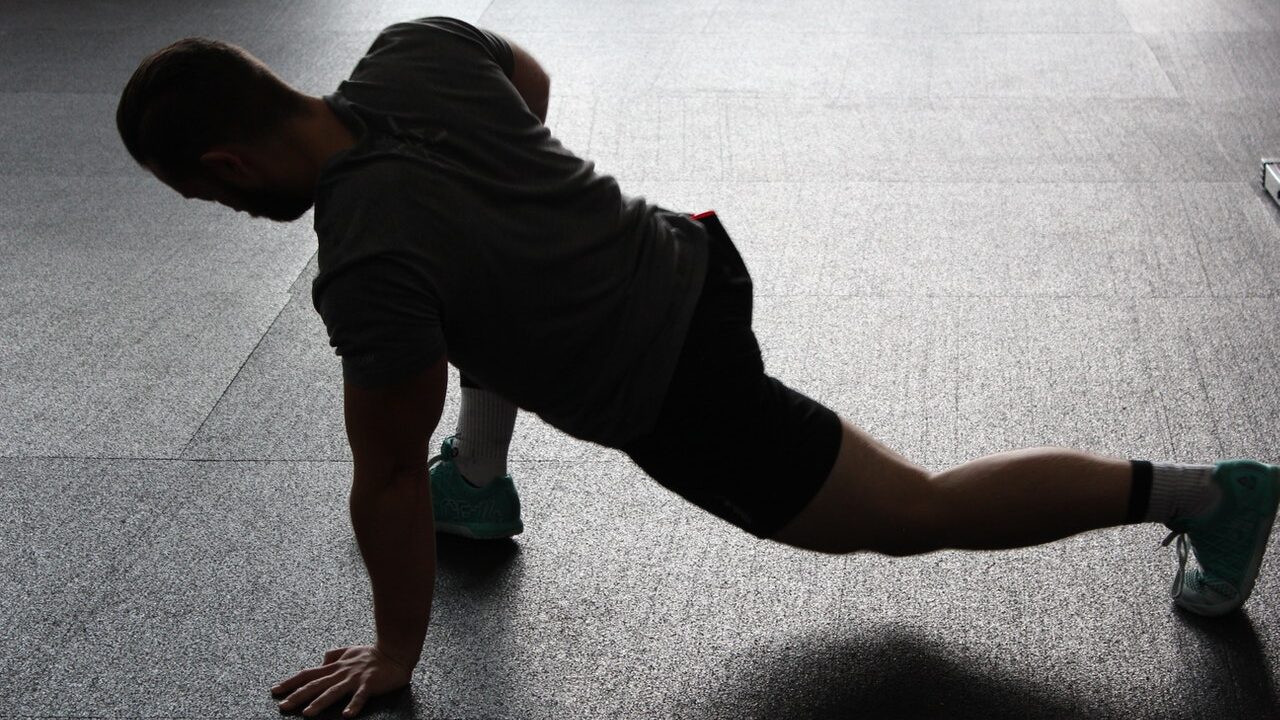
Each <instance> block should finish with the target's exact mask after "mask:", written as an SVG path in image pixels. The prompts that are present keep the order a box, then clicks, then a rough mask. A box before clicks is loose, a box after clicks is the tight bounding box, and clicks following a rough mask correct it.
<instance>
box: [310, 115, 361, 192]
mask: <svg viewBox="0 0 1280 720" xmlns="http://www.w3.org/2000/svg"><path fill="white" fill-rule="evenodd" d="M295 122H297V137H298V138H299V139H300V141H301V143H302V147H303V148H304V152H305V153H306V157H307V159H308V164H309V165H310V168H311V172H312V173H313V174H314V175H315V177H316V179H319V176H320V169H321V168H323V167H324V165H325V163H326V162H328V161H329V159H330V158H332V157H333V156H334V155H336V154H338V153H339V152H342V151H343V150H346V149H348V148H350V147H351V146H353V145H355V144H356V139H357V138H356V136H355V134H354V133H353V132H352V131H351V128H349V127H347V124H346V123H344V122H343V121H342V118H340V117H338V116H337V114H335V113H334V112H333V109H332V108H330V107H329V104H328V103H326V102H325V101H324V99H323V98H318V97H309V98H307V112H306V114H304V115H303V116H302V117H301V118H298V120H296V121H295Z"/></svg>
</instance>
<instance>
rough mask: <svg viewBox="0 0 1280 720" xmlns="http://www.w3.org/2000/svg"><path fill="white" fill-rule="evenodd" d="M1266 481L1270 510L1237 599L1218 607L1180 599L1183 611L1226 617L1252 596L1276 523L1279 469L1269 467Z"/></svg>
mask: <svg viewBox="0 0 1280 720" xmlns="http://www.w3.org/2000/svg"><path fill="white" fill-rule="evenodd" d="M1267 475H1268V477H1267V479H1268V480H1269V481H1270V482H1271V500H1272V508H1271V512H1270V514H1269V515H1268V516H1267V519H1266V521H1265V522H1264V523H1262V525H1260V526H1259V527H1258V533H1257V535H1255V536H1254V539H1253V547H1254V550H1253V557H1251V558H1249V567H1248V568H1246V570H1245V584H1244V587H1242V588H1238V591H1239V593H1240V596H1239V598H1237V599H1236V600H1233V601H1231V602H1229V603H1222V604H1218V605H1193V604H1191V603H1183V602H1181V598H1179V600H1178V601H1177V603H1178V606H1179V607H1181V608H1183V609H1184V610H1189V611H1191V612H1194V613H1196V614H1197V615H1205V616H1208V617H1217V616H1220V615H1226V614H1227V613H1229V612H1232V611H1233V610H1236V609H1238V608H1240V606H1242V605H1244V603H1245V601H1247V600H1248V599H1249V596H1250V595H1252V594H1253V586H1254V584H1256V583H1257V581H1258V573H1259V572H1261V571H1262V556H1263V555H1265V554H1266V552H1267V544H1268V543H1269V542H1270V540H1271V528H1272V526H1274V525H1275V521H1276V509H1277V508H1276V504H1277V503H1276V500H1277V498H1280V468H1276V467H1274V466H1273V467H1270V468H1268V472H1267Z"/></svg>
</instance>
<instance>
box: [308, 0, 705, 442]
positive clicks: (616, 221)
mask: <svg viewBox="0 0 1280 720" xmlns="http://www.w3.org/2000/svg"><path fill="white" fill-rule="evenodd" d="M511 71H512V55H511V49H510V47H509V46H508V45H507V43H505V42H504V41H503V40H502V39H501V38H500V37H497V36H496V35H493V34H492V33H487V32H485V31H483V30H480V29H477V28H475V27H473V26H471V25H468V24H466V23H464V22H462V21H459V20H454V19H450V18H427V19H424V20H419V21H414V22H409V23H399V24H396V25H393V26H391V27H389V28H387V29H386V30H385V31H384V32H383V33H382V34H380V35H379V37H378V39H377V40H376V41H375V42H374V44H373V46H372V47H371V48H370V50H369V53H368V54H367V55H366V56H365V58H364V59H363V60H361V62H360V63H359V64H358V65H357V66H356V69H355V70H354V71H353V73H352V75H351V78H350V79H349V80H348V81H346V82H344V83H342V84H341V85H340V86H339V88H338V90H337V92H335V93H334V94H332V95H330V96H327V97H326V98H325V99H326V101H328V102H329V104H330V106H331V107H332V108H333V109H334V111H335V112H337V113H338V114H339V116H340V117H342V118H343V120H344V122H347V123H348V124H349V125H351V127H352V129H353V131H355V132H356V133H357V134H358V135H359V136H360V139H359V141H358V143H357V145H356V146H355V147H354V148H352V149H351V150H349V151H347V152H344V153H342V154H340V155H339V156H337V157H335V158H333V159H331V160H330V161H329V162H328V163H327V164H326V165H325V167H324V168H323V170H322V172H321V176H320V182H319V187H318V189H317V195H316V212H315V222H316V232H317V234H318V236H319V238H320V274H319V276H318V277H317V278H316V281H315V284H314V299H315V304H316V308H317V310H318V311H319V312H320V313H321V315H322V316H323V317H324V319H325V323H326V325H327V326H328V328H329V333H330V338H331V342H332V344H333V345H334V346H335V347H336V348H337V351H338V353H339V354H340V355H342V357H343V366H344V373H345V374H346V375H347V377H348V378H352V379H356V380H359V381H362V382H365V383H376V382H390V381H392V380H394V379H396V378H397V377H402V376H404V375H406V374H408V373H410V372H412V371H414V370H419V369H421V368H422V367H425V366H426V365H428V364H430V363H431V362H434V361H435V360H437V359H439V357H440V356H442V355H447V357H448V358H449V361H450V362H451V363H453V364H454V365H455V366H457V367H458V368H460V369H462V370H463V371H465V372H466V373H467V374H468V375H470V376H472V377H474V378H475V379H477V380H478V381H479V382H481V383H482V384H484V385H485V386H486V387H488V388H490V389H492V390H494V391H495V392H499V393H502V394H503V395H505V396H506V397H508V398H509V399H511V400H512V401H513V402H515V403H516V404H517V405H519V406H520V407H522V408H525V409H527V410H531V411H533V412H536V413H538V414H539V415H541V416H542V417H543V418H544V419H546V420H547V421H548V422H550V423H551V424H553V425H555V426H557V427H559V428H561V429H562V430H564V431H566V432H569V433H570V434H573V435H575V436H578V437H582V438H585V439H589V440H594V441H597V442H601V443H604V444H613V445H618V444H621V443H623V442H625V441H626V440H628V439H630V438H631V437H634V436H635V435H637V434H639V433H642V432H644V431H645V430H647V429H648V428H649V426H650V425H651V424H652V422H653V421H654V420H655V419H656V417H657V413H658V410H659V409H660V406H661V402H662V399H663V391H664V390H665V388H666V385H667V382H668V380H669V378H670V375H671V373H672V371H673V369H674V366H675V362H676V359H677V356H678V353H679V351H680V347H681V343H682V341H683V338H684V332H685V329H686V327H687V325H688V321H689V317H690V315H691V313H692V310H693V307H694V305H695V303H696V301H697V297H698V293H699V291H700V289H701V283H702V277H703V275H704V270H705V263H706V235H705V230H704V229H703V228H702V226H701V225H699V224H698V223H696V222H694V221H692V220H690V219H689V218H687V217H686V216H683V215H679V214H676V213H672V212H669V211H666V210H664V209H662V208H659V207H656V206H653V205H650V204H648V203H646V202H645V201H644V200H643V198H628V197H627V196H625V195H623V194H622V193H621V191H620V190H619V188H618V184H617V182H616V181H615V180H614V179H613V178H611V177H609V176H607V175H600V174H597V173H596V172H595V169H594V164H593V163H591V162H589V161H585V160H582V159H580V158H578V157H576V156H574V155H573V154H572V153H571V152H569V151H568V150H567V149H565V148H564V147H563V146H562V145H561V144H560V143H559V142H558V141H557V140H556V139H555V138H554V137H552V135H551V133H550V131H549V130H548V129H547V128H546V127H545V126H544V125H543V124H542V123H541V122H540V121H539V120H538V118H537V117H536V116H535V115H534V114H533V113H532V112H531V111H530V110H529V109H528V107H527V106H526V105H525V103H524V101H523V100H522V99H521V97H520V95H519V93H518V92H517V91H516V89H515V87H514V86H513V85H512V84H511V82H510V81H509V79H508V76H509V75H510V74H511Z"/></svg>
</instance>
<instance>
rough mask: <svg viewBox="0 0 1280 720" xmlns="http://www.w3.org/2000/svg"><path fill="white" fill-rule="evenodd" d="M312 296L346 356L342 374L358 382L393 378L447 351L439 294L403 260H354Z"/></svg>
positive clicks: (369, 383) (336, 347) (338, 349)
mask: <svg viewBox="0 0 1280 720" xmlns="http://www.w3.org/2000/svg"><path fill="white" fill-rule="evenodd" d="M313 299H314V303H315V307H316V310H317V311H318V312H319V313H320V317H321V318H322V319H323V320H324V324H325V328H326V329H327V330H328V332H329V344H330V345H332V346H333V348H334V352H335V353H336V354H337V355H338V356H339V357H341V358H342V377H343V379H344V380H346V381H347V382H350V383H352V384H354V385H360V386H364V387H376V386H379V385H387V384H390V383H394V382H396V381H397V380H403V379H406V378H408V377H410V376H411V375H412V374H413V373H415V372H419V371H422V370H424V369H426V368H427V367H430V366H431V365H432V364H434V363H435V362H436V361H438V360H439V359H440V358H442V357H444V355H445V343H444V332H443V329H442V327H441V324H440V312H439V307H438V303H437V302H436V300H435V298H434V293H432V292H431V291H430V287H429V284H428V283H426V282H425V281H424V280H423V279H422V278H421V277H420V276H418V275H417V274H416V273H415V272H414V271H413V269H412V267H411V266H410V265H409V264H407V263H406V262H404V261H398V260H396V259H395V258H394V257H376V258H372V259H368V260H363V261H361V262H359V263H354V264H352V265H351V266H350V267H347V268H343V269H342V270H341V271H340V272H339V273H337V274H336V275H334V276H333V277H331V278H329V279H327V281H326V282H325V285H324V286H323V287H322V288H319V289H318V292H317V293H316V296H315V298H313Z"/></svg>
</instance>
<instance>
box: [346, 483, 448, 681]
mask: <svg viewBox="0 0 1280 720" xmlns="http://www.w3.org/2000/svg"><path fill="white" fill-rule="evenodd" d="M351 524H352V526H353V527H354V528H355V533H356V541H357V542H358V543H359V544H360V554H361V555H362V556H363V557H364V564H365V567H366V568H368V570H369V579H370V581H371V582H372V583H373V613H374V620H375V623H376V626H377V633H378V641H377V647H378V649H379V650H381V651H382V652H383V653H384V654H386V655H387V656H389V657H390V658H391V659H392V660H395V661H396V662H398V663H402V664H404V665H405V666H406V667H407V668H412V667H413V666H414V665H416V664H417V662H418V657H419V656H420V655H421V653H422V643H423V640H424V639H425V637H426V634H427V623H428V621H429V619H430V617H431V598H432V594H433V592H434V589H435V588H434V585H435V576H436V539H435V523H434V520H433V519H432V514H431V482H430V479H429V477H428V475H427V471H426V468H423V469H422V470H421V472H415V473H413V474H410V475H401V476H398V477H396V478H394V479H368V478H364V477H361V475H360V473H359V471H357V472H356V480H355V483H354V484H353V485H352V488H351Z"/></svg>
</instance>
